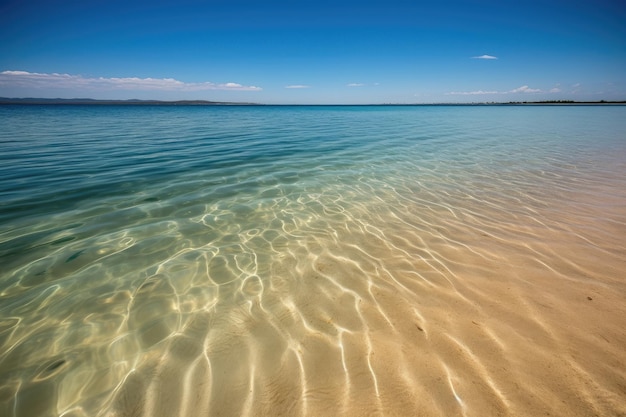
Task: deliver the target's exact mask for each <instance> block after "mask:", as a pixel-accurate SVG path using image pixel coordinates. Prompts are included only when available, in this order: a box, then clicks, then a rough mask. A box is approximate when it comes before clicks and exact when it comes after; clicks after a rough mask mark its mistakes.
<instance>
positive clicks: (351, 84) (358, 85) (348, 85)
mask: <svg viewBox="0 0 626 417" xmlns="http://www.w3.org/2000/svg"><path fill="white" fill-rule="evenodd" d="M364 85H365V84H361V83H350V84H346V87H363V86H364Z"/></svg>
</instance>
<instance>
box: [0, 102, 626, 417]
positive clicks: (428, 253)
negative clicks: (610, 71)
mask: <svg viewBox="0 0 626 417" xmlns="http://www.w3.org/2000/svg"><path fill="white" fill-rule="evenodd" d="M625 110H626V108H624V107H545V108H539V107H532V108H531V107H397V108H396V107H380V108H378V107H356V108H352V107H310V108H309V107H241V108H239V107H215V108H204V107H202V108H196V107H184V108H169V107H168V108H159V107H138V108H134V107H133V108H128V107H119V108H118V107H105V108H102V107H97V108H94V107H81V106H75V107H74V106H70V107H67V108H65V107H64V108H59V107H47V106H43V107H12V106H5V107H2V108H0V120H2V121H3V125H5V126H7V128H6V129H5V132H4V133H2V134H0V144H1V145H2V149H3V151H4V152H3V156H1V157H0V159H3V160H4V161H3V164H2V165H0V166H2V168H0V176H2V178H3V179H2V180H0V262H1V264H2V265H3V266H2V270H1V271H0V415H6V416H15V417H18V416H19V417H22V416H34V415H38V416H66V417H69V416H72V417H78V416H103V417H104V416H107V417H109V416H110V417H113V416H174V415H176V416H202V415H206V416H208V415H226V416H242V415H247V416H279V415H286V416H287V415H288V416H324V415H344V416H363V415H380V416H394V415H398V416H406V415H429V416H435V415H441V416H454V415H460V416H483V415H494V416H495V415H503V416H504V415H510V416H525V415H527V416H536V415H547V414H550V415H571V416H588V415H626V400H625V399H624V391H623V388H624V386H626V372H625V371H624V369H625V368H624V366H623V364H624V361H625V360H626V354H625V353H624V350H623V346H625V345H626V333H625V332H624V330H623V329H624V328H626V306H625V305H624V303H623V299H624V296H625V295H626V283H625V281H624V279H623V276H624V271H626V238H625V237H624V236H626V176H625V175H624V173H626V138H625V137H624V136H623V132H624V131H626V122H624V120H626V117H623V116H624V112H625Z"/></svg>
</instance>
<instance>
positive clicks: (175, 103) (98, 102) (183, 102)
mask: <svg viewBox="0 0 626 417" xmlns="http://www.w3.org/2000/svg"><path fill="white" fill-rule="evenodd" d="M0 104H81V105H104V106H106V105H115V106H227V105H236V106H254V105H256V103H231V102H225V101H207V100H176V101H164V100H137V99H130V100H97V99H93V98H31V97H29V98H8V97H0Z"/></svg>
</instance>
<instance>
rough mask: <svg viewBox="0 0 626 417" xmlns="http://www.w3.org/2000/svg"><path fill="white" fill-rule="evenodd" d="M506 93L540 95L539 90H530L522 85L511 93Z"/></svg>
mask: <svg viewBox="0 0 626 417" xmlns="http://www.w3.org/2000/svg"><path fill="white" fill-rule="evenodd" d="M507 93H541V90H540V89H538V88H530V87H529V86H527V85H523V86H521V87H518V88H514V89H513V90H511V91H507Z"/></svg>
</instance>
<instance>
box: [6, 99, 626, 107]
mask: <svg viewBox="0 0 626 417" xmlns="http://www.w3.org/2000/svg"><path fill="white" fill-rule="evenodd" d="M7 104H18V105H81V106H82V105H88V106H398V107H402V106H405V107H406V106H614V105H618V106H623V105H626V101H605V100H600V101H571V100H554V101H510V102H473V103H378V104H375V103H372V104H262V103H246V102H225V101H208V100H171V101H168V100H137V99H130V100H99V99H91V98H7V97H0V105H7Z"/></svg>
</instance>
